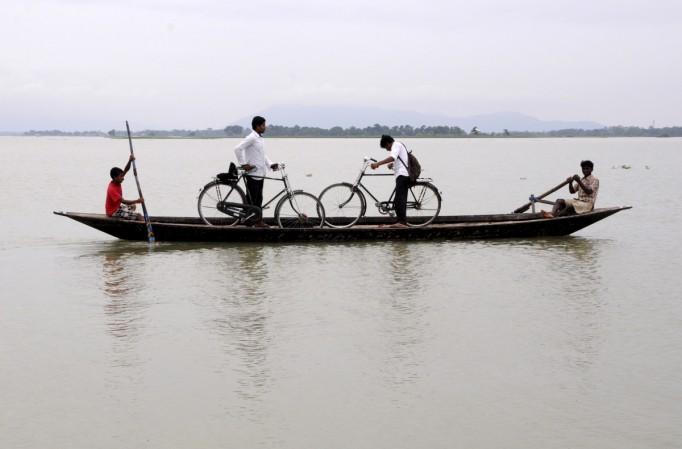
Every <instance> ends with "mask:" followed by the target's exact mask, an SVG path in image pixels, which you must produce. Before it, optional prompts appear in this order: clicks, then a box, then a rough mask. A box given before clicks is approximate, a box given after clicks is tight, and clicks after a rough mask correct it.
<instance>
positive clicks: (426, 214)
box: [319, 157, 441, 228]
mask: <svg viewBox="0 0 682 449" xmlns="http://www.w3.org/2000/svg"><path fill="white" fill-rule="evenodd" d="M372 162H376V159H372V158H369V157H366V158H365V159H364V162H363V164H362V170H360V174H359V175H358V177H357V179H356V180H355V182H354V183H353V184H351V183H349V182H340V183H337V184H332V185H330V186H329V187H327V188H325V189H324V190H323V191H322V193H320V196H319V198H320V202H321V203H322V205H323V206H324V209H325V212H326V219H325V224H326V225H327V226H330V227H332V228H349V227H351V226H353V225H354V224H356V223H357V222H358V220H360V218H362V217H363V216H364V215H365V213H366V212H367V199H366V198H365V194H364V193H363V190H364V191H365V192H366V193H367V194H368V195H369V196H370V197H372V199H373V200H374V204H375V206H376V207H377V209H378V211H379V213H380V214H382V215H386V214H388V215H390V216H392V217H394V216H395V203H394V198H395V189H393V193H391V196H390V197H389V199H388V201H379V200H378V199H377V198H376V197H375V196H374V195H373V194H372V192H370V191H369V190H368V189H367V187H365V186H364V185H363V184H362V178H363V177H365V176H393V175H392V174H390V173H385V174H384V173H377V174H367V173H365V171H366V170H367V167H369V165H370V164H371V163H372ZM440 205H441V198H440V192H438V189H437V188H436V186H434V185H433V184H432V183H431V179H429V178H419V179H418V180H417V182H416V183H415V184H414V185H412V186H410V189H409V191H408V194H407V225H408V226H415V227H417V226H426V225H428V224H430V223H432V222H433V220H435V219H436V217H437V216H438V214H439V213H440Z"/></svg>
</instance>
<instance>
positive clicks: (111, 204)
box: [104, 155, 144, 220]
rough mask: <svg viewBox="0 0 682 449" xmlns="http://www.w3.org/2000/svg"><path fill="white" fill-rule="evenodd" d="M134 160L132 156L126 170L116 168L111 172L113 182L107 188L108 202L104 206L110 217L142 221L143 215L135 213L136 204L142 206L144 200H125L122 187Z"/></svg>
mask: <svg viewBox="0 0 682 449" xmlns="http://www.w3.org/2000/svg"><path fill="white" fill-rule="evenodd" d="M134 160H135V158H134V157H133V156H132V155H131V156H130V158H129V159H128V163H127V164H126V166H125V169H124V170H121V169H120V168H118V167H114V168H112V169H111V170H110V171H109V174H110V175H111V182H110V183H109V187H108V188H107V200H106V203H105V205H104V208H105V210H106V213H107V215H108V216H109V217H114V218H123V219H125V220H142V215H140V214H138V213H136V212H135V204H142V202H143V201H144V199H143V198H138V199H136V200H126V199H123V189H122V187H121V183H122V182H123V180H124V179H125V175H126V173H128V170H130V164H131V163H132V162H133V161H134Z"/></svg>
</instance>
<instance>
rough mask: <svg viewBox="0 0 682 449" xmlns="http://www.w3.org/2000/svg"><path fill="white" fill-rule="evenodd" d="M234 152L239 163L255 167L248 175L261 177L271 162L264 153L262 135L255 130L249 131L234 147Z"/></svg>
mask: <svg viewBox="0 0 682 449" xmlns="http://www.w3.org/2000/svg"><path fill="white" fill-rule="evenodd" d="M234 154H235V155H236V156H237V162H239V165H244V164H249V165H253V166H254V167H256V168H254V169H253V170H251V171H250V172H248V173H247V175H249V176H255V177H263V176H265V175H266V174H267V171H268V169H269V168H270V166H271V165H272V164H273V163H272V161H271V160H270V159H269V158H268V157H267V156H266V155H265V149H264V144H263V137H262V136H261V135H260V134H258V133H257V132H256V131H251V134H249V135H248V136H246V139H244V140H242V141H241V143H240V144H239V145H237V146H236V147H235V149H234Z"/></svg>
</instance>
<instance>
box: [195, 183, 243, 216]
mask: <svg viewBox="0 0 682 449" xmlns="http://www.w3.org/2000/svg"><path fill="white" fill-rule="evenodd" d="M220 201H228V202H231V203H241V204H247V203H246V195H245V194H244V192H243V191H242V189H241V188H240V187H239V186H238V185H236V184H229V183H226V182H222V181H219V180H216V181H211V182H209V183H208V184H206V185H205V186H204V188H203V189H201V193H199V198H198V200H197V209H198V210H199V217H201V219H202V220H203V222H204V223H206V224H207V225H211V226H234V225H236V224H237V223H239V217H231V216H229V215H227V214H224V213H222V212H220V211H219V210H218V202H220Z"/></svg>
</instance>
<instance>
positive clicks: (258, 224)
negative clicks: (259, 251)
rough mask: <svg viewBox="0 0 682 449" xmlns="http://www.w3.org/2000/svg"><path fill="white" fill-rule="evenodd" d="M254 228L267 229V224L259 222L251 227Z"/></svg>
mask: <svg viewBox="0 0 682 449" xmlns="http://www.w3.org/2000/svg"><path fill="white" fill-rule="evenodd" d="M253 227H254V228H269V227H270V226H268V224H267V223H266V222H264V221H259V222H258V223H255V224H254V225H253Z"/></svg>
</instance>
